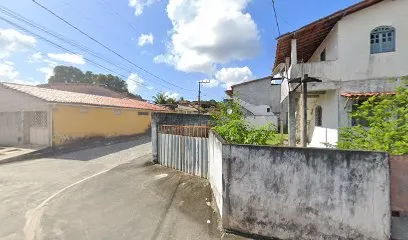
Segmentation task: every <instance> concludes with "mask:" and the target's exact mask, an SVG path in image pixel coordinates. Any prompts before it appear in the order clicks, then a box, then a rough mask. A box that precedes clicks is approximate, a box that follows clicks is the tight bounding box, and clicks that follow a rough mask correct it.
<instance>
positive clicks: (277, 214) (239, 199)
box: [222, 145, 391, 240]
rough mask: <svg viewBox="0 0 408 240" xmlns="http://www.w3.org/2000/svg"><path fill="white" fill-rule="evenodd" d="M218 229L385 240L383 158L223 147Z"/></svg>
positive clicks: (380, 155)
mask: <svg viewBox="0 0 408 240" xmlns="http://www.w3.org/2000/svg"><path fill="white" fill-rule="evenodd" d="M222 174H223V187H224V189H223V207H222V209H223V217H222V225H223V228H225V229H228V230H232V231H239V232H243V233H249V234H256V235H263V236H268V237H275V238H279V239H384V240H385V239H389V238H390V220H391V219H390V218H391V216H390V212H391V209H390V197H389V196H390V189H389V186H390V182H389V165H388V155H387V154H386V153H381V152H366V151H340V150H329V149H313V148H278V147H266V146H249V145H224V146H223V173H222Z"/></svg>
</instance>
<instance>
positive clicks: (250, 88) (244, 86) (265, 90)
mask: <svg viewBox="0 0 408 240" xmlns="http://www.w3.org/2000/svg"><path fill="white" fill-rule="evenodd" d="M226 93H227V94H228V95H229V96H230V97H233V98H234V99H235V100H236V101H237V102H238V103H239V104H240V106H241V107H242V109H243V112H244V114H245V118H246V120H247V121H248V122H249V123H250V124H252V125H253V126H262V125H266V124H269V123H272V124H273V125H275V126H276V127H277V128H278V127H279V124H280V123H279V119H280V111H281V105H280V101H279V99H280V85H279V84H275V83H274V81H273V80H272V77H265V78H260V79H255V80H252V81H248V82H243V83H240V84H236V85H233V86H231V90H227V91H226ZM284 110H285V111H286V110H287V107H285V108H284ZM286 112H287V111H286ZM285 119H286V114H284V115H283V120H284V122H285V126H286V120H285Z"/></svg>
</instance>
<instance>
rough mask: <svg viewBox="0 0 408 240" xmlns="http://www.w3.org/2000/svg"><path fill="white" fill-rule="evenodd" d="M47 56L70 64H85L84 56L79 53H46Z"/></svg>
mask: <svg viewBox="0 0 408 240" xmlns="http://www.w3.org/2000/svg"><path fill="white" fill-rule="evenodd" d="M47 56H48V57H49V58H51V59H53V60H57V61H62V62H67V63H71V64H81V65H82V64H85V60H84V57H83V56H82V55H80V54H71V53H48V54H47Z"/></svg>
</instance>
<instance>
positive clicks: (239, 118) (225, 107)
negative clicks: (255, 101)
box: [211, 101, 279, 145]
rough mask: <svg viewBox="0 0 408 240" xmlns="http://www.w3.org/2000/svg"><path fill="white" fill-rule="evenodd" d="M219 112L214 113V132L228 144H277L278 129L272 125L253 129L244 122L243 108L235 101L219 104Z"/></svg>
mask: <svg viewBox="0 0 408 240" xmlns="http://www.w3.org/2000/svg"><path fill="white" fill-rule="evenodd" d="M218 108H219V111H217V112H214V113H213V114H212V115H211V116H212V118H213V122H212V125H213V128H212V129H213V130H214V131H215V132H217V133H218V134H219V135H220V136H222V137H223V138H224V139H225V140H226V141H227V142H229V143H235V144H255V145H266V144H268V143H270V142H273V143H277V142H279V140H278V141H276V139H277V135H276V133H277V131H276V128H275V127H274V126H273V125H272V124H270V125H265V126H261V127H258V128H255V127H252V126H250V125H249V124H248V122H246V121H245V120H244V114H243V113H242V111H241V107H240V106H239V104H238V103H237V102H235V101H228V102H225V103H220V104H219V107H218Z"/></svg>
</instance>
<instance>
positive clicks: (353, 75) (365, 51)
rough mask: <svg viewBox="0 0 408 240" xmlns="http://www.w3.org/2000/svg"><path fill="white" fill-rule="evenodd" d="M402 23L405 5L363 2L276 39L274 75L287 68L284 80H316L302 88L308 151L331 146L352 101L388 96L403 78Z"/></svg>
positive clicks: (406, 49) (407, 39)
mask: <svg viewBox="0 0 408 240" xmlns="http://www.w3.org/2000/svg"><path fill="white" fill-rule="evenodd" d="M407 23H408V0H366V1H362V2H360V3H357V4H355V5H353V6H351V7H349V8H347V9H344V10H341V11H338V12H336V13H334V14H332V15H330V16H327V17H325V18H322V19H320V20H317V21H315V22H313V23H310V24H309V25H306V26H304V27H302V28H300V29H298V30H296V31H294V32H291V33H287V34H284V35H282V36H280V37H279V38H278V46H277V52H276V60H275V67H276V69H278V68H279V66H282V64H285V62H286V64H287V63H288V62H290V68H289V72H288V76H289V78H290V79H294V78H299V77H301V76H302V75H304V74H308V75H309V77H313V78H317V79H320V80H322V82H321V83H309V84H308V120H309V121H308V122H307V126H308V141H309V146H313V147H324V146H326V144H325V143H329V144H336V142H337V139H338V131H337V130H338V129H339V128H341V127H345V126H352V124H353V120H352V119H351V117H350V112H351V111H352V107H353V105H354V103H356V102H357V98H358V99H359V100H361V99H364V98H367V97H369V96H372V95H376V94H381V93H384V92H387V93H392V92H394V91H395V88H396V86H397V85H398V84H399V78H400V77H402V76H407V75H408V25H407ZM390 79H396V81H395V80H394V81H390ZM298 106H299V104H298ZM297 110H299V108H298V107H297ZM300 115H301V114H296V118H297V120H296V122H297V125H298V127H297V129H298V130H297V132H298V133H299V132H300V131H299V130H300V129H299V127H300V124H299V123H300Z"/></svg>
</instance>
